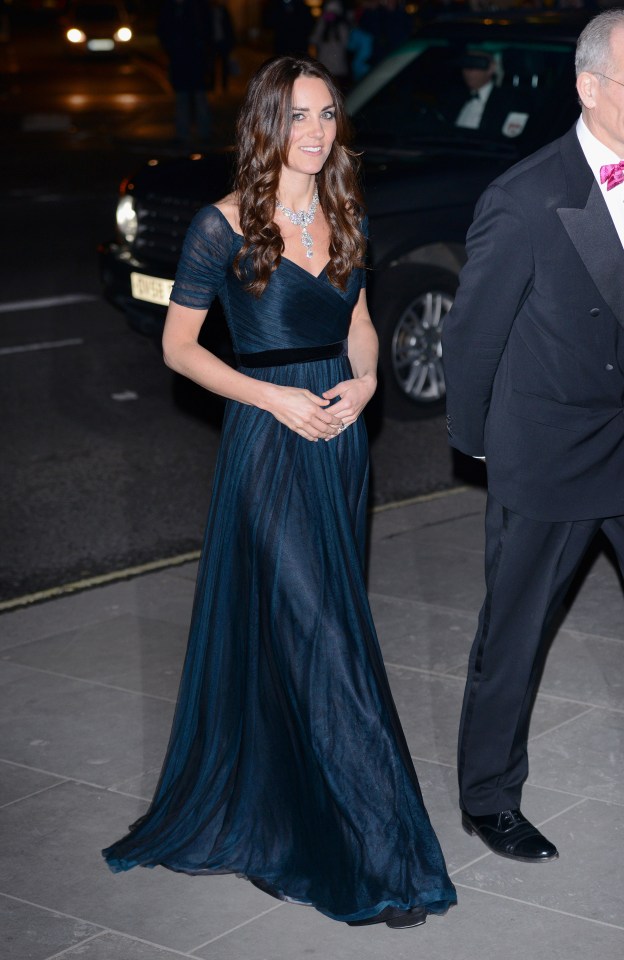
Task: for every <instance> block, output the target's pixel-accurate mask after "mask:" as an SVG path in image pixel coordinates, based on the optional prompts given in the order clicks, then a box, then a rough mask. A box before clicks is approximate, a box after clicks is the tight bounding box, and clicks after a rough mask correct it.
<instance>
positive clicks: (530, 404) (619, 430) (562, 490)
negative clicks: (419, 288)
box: [443, 9, 624, 863]
mask: <svg viewBox="0 0 624 960" xmlns="http://www.w3.org/2000/svg"><path fill="white" fill-rule="evenodd" d="M576 73H577V90H578V95H579V100H580V103H581V116H580V118H579V120H578V122H577V124H576V125H575V126H574V127H573V128H572V129H571V130H570V131H569V132H568V133H567V134H565V136H563V137H562V138H561V139H560V140H557V141H555V142H554V143H551V144H549V145H548V146H546V147H544V148H543V149H541V150H539V151H538V152H537V153H535V154H533V155H532V156H530V157H528V158H527V159H525V160H523V161H521V162H520V163H518V164H516V165H515V166H514V167H512V168H511V169H510V170H508V171H507V172H506V173H504V174H503V175H502V176H501V177H499V178H498V179H497V180H495V181H494V182H493V183H492V184H491V185H490V186H489V187H488V189H487V190H486V191H485V193H484V194H483V196H482V197H481V198H480V200H479V202H478V205H477V209H476V214H475V220H474V222H473V224H472V226H471V228H470V231H469V233H468V240H467V250H468V260H467V263H466V265H465V267H464V269H463V271H462V274H461V278H460V286H459V291H458V294H457V298H456V300H455V303H454V305H453V308H452V310H451V312H450V314H449V316H448V317H447V320H446V323H445V328H444V334H443V355H444V365H445V371H446V378H447V391H448V406H447V410H448V415H447V423H448V432H449V437H450V442H451V444H452V445H453V446H455V447H457V449H459V450H461V451H463V452H464V453H466V454H468V455H471V456H476V457H482V458H484V459H485V460H486V464H487V473H488V503H487V511H486V552H485V572H486V587H487V593H486V598H485V601H484V604H483V607H482V609H481V613H480V616H479V625H478V629H477V635H476V637H475V641H474V645H473V648H472V651H471V655H470V660H469V668H468V679H467V683H466V690H465V694H464V703H463V710H462V718H461V728H460V737H459V755H458V773H459V783H460V805H461V809H462V822H463V825H464V827H465V829H466V830H467V831H468V832H469V833H476V834H477V835H478V836H479V837H480V838H481V839H482V840H483V841H484V842H485V844H486V845H487V846H488V847H489V848H490V849H491V850H492V851H494V852H495V853H498V854H500V855H502V856H505V857H510V858H512V859H515V860H522V861H527V862H535V863H542V862H546V861H549V860H553V859H555V858H556V857H557V856H558V853H557V849H556V847H555V846H554V845H553V844H552V843H551V842H550V841H549V840H547V839H546V838H545V837H544V836H543V835H542V834H541V833H540V832H539V830H537V828H536V827H534V826H533V825H532V824H531V823H529V821H528V820H526V819H525V818H524V816H523V815H522V813H521V812H520V800H521V792H522V786H523V783H524V781H525V779H526V777H527V775H528V761H527V738H528V728H529V720H530V713H531V708H532V704H533V700H534V697H535V694H536V688H537V683H538V680H539V675H540V669H541V666H542V662H543V656H544V648H545V646H546V644H547V641H548V638H549V633H550V632H551V631H552V629H553V627H554V624H555V621H556V617H557V613H558V611H559V610H560V606H561V604H562V601H563V599H564V597H565V595H566V592H567V590H568V587H569V585H570V582H571V580H572V578H573V576H574V573H575V571H576V570H577V568H578V565H579V563H580V561H581V559H582V557H583V554H584V553H585V551H586V549H587V547H588V545H589V543H590V541H591V540H592V538H593V537H594V535H595V534H596V533H597V531H598V530H600V529H602V530H603V531H604V533H605V534H606V535H607V537H608V538H609V540H610V541H611V543H612V545H613V547H614V549H615V552H616V554H617V557H618V561H619V564H620V567H621V569H622V570H623V572H624V282H623V278H624V249H623V244H624V162H623V161H622V158H623V157H624V10H621V9H620V10H617V9H613V10H609V11H606V12H605V13H602V14H600V15H599V16H597V17H595V18H594V19H593V20H592V21H591V22H590V23H589V24H588V26H587V27H586V28H585V29H584V31H583V33H582V34H581V36H580V37H579V41H578V44H577V52H576Z"/></svg>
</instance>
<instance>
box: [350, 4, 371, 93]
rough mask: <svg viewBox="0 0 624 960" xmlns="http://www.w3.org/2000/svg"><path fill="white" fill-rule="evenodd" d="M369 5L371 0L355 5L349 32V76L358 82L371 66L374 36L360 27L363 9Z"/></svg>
mask: <svg viewBox="0 0 624 960" xmlns="http://www.w3.org/2000/svg"><path fill="white" fill-rule="evenodd" d="M370 5H371V0H364V2H362V3H358V4H357V5H356V7H355V11H354V15H353V24H352V26H351V32H350V34H349V42H348V44H347V49H348V51H349V54H350V55H351V77H352V79H353V80H354V81H355V83H358V82H359V81H360V80H361V79H362V78H363V77H365V76H366V74H367V73H368V72H369V70H370V68H371V58H372V55H373V46H374V42H375V41H374V37H373V35H372V34H371V33H369V32H368V31H367V30H365V29H364V28H363V27H362V24H361V20H362V15H363V13H364V11H365V10H366V9H367V7H369V6H370Z"/></svg>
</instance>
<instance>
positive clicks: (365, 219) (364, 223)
mask: <svg viewBox="0 0 624 960" xmlns="http://www.w3.org/2000/svg"><path fill="white" fill-rule="evenodd" d="M362 233H363V234H364V238H365V239H366V251H365V253H364V269H363V270H360V274H361V276H362V279H361V280H360V287H365V286H366V271H367V270H369V269H370V266H369V262H368V214H367V213H365V214H364V217H363V219H362Z"/></svg>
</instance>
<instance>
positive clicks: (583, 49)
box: [575, 9, 624, 77]
mask: <svg viewBox="0 0 624 960" xmlns="http://www.w3.org/2000/svg"><path fill="white" fill-rule="evenodd" d="M616 27H624V10H621V9H620V10H605V12H604V13H600V14H598V16H597V17H594V19H593V20H590V21H589V23H588V24H587V26H586V27H585V29H584V30H583V32H582V33H581V35H580V37H579V38H578V41H577V44H576V58H575V68H576V75H577V77H578V75H579V73H584V72H585V71H587V72H588V73H598V74H601V73H603V74H607V75H609V74H610V73H611V72H612V71H613V68H614V64H613V60H612V51H611V34H612V33H613V31H614V29H615V28H616Z"/></svg>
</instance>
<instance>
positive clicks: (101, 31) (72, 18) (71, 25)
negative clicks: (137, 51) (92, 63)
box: [61, 0, 133, 56]
mask: <svg viewBox="0 0 624 960" xmlns="http://www.w3.org/2000/svg"><path fill="white" fill-rule="evenodd" d="M61 23H62V27H63V36H64V38H65V47H66V51H67V52H68V53H71V54H80V55H86V56H102V55H103V54H119V53H127V52H128V49H129V45H130V43H131V41H132V37H133V30H132V26H133V17H132V15H131V14H130V13H129V11H128V10H127V8H126V6H125V5H124V3H122V0H70V2H69V3H68V5H67V7H66V9H65V12H64V14H63V17H62V18H61Z"/></svg>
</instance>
